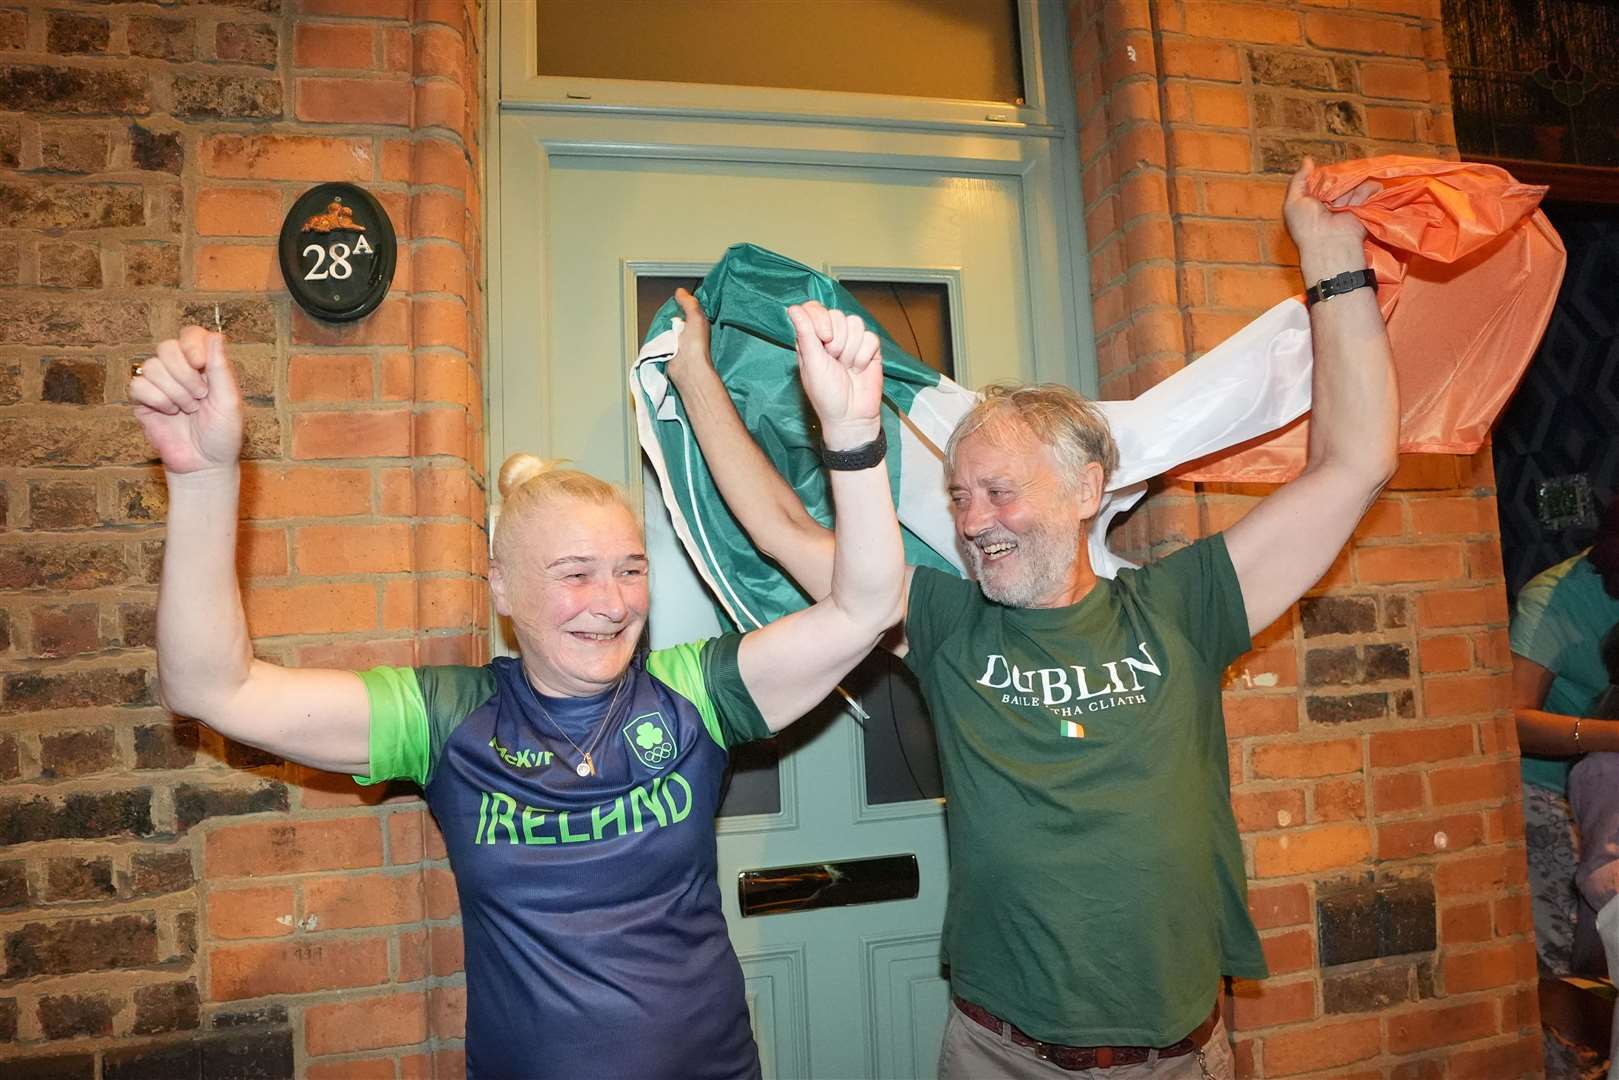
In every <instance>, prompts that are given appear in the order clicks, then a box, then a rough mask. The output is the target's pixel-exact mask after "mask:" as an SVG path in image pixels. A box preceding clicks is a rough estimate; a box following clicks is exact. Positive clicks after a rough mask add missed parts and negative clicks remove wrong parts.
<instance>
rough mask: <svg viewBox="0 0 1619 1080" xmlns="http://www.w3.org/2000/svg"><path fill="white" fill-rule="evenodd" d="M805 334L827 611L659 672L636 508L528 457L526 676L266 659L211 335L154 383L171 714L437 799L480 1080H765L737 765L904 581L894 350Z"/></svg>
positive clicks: (508, 587)
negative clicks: (735, 815)
mask: <svg viewBox="0 0 1619 1080" xmlns="http://www.w3.org/2000/svg"><path fill="white" fill-rule="evenodd" d="M789 314H790V315H791V317H792V319H793V321H794V324H795V326H796V327H797V328H798V332H799V340H798V347H799V367H800V373H801V376H802V381H803V384H804V387H805V391H806V393H807V395H808V396H809V398H810V400H811V402H812V403H813V405H814V407H815V410H816V412H817V415H818V416H819V418H820V420H821V433H822V437H823V444H824V452H825V454H826V456H827V458H828V460H831V461H834V462H836V463H838V467H837V468H836V471H835V472H834V474H833V480H832V489H833V493H834V498H835V499H836V502H837V507H838V526H837V534H836V535H837V539H836V549H837V550H836V554H835V555H834V557H833V561H834V564H835V565H834V568H833V569H832V571H831V587H830V590H829V591H828V592H827V594H826V595H825V597H824V598H823V599H821V600H820V601H819V602H818V603H816V604H814V605H813V606H812V607H809V608H807V609H805V610H803V611H800V612H796V613H794V614H792V615H790V616H787V617H785V618H783V619H781V620H779V621H777V622H775V623H772V624H770V625H768V626H766V627H764V628H762V629H759V630H756V631H754V632H752V633H749V634H746V635H736V634H732V635H728V636H725V637H720V638H716V639H713V640H709V641H700V642H693V643H691V644H687V645H682V646H678V647H676V648H670V649H660V650H657V651H655V652H650V653H649V652H647V651H646V650H645V649H644V648H643V646H642V644H641V639H642V631H643V629H644V628H645V626H646V620H647V608H648V592H647V573H648V566H647V557H646V549H645V543H644V539H643V535H642V528H641V523H640V521H639V520H638V518H637V515H636V514H635V512H634V510H633V509H632V507H631V506H630V505H629V503H628V502H627V501H626V497H625V495H624V493H623V492H622V491H620V490H618V489H617V488H614V487H612V486H611V485H609V484H606V483H604V482H603V481H601V480H598V479H596V478H595V477H592V476H589V475H586V474H584V473H581V472H575V471H571V470H560V471H558V470H548V469H545V468H544V467H543V466H542V465H541V463H539V462H538V461H537V460H536V459H533V458H527V457H525V456H522V455H520V456H518V457H517V458H514V459H513V460H512V461H509V462H508V463H507V465H506V467H505V468H503V469H502V470H501V490H502V492H503V494H504V495H505V504H504V510H503V513H502V514H501V516H500V521H499V524H498V525H497V527H496V530H495V536H494V545H493V549H494V550H493V557H492V560H491V564H490V571H489V584H490V589H491V592H492V593H493V599H494V605H495V608H496V610H497V611H498V612H499V613H500V614H502V615H506V616H509V617H510V619H511V624H512V627H513V630H514V632H515V635H516V638H517V641H518V643H519V644H520V646H521V648H522V656H521V658H502V659H497V660H495V661H494V662H493V663H491V664H488V665H485V666H483V667H427V668H415V669H412V668H393V667H382V668H374V669H372V670H370V671H363V672H353V671H335V670H312V669H291V668H285V667H281V666H278V665H276V664H271V663H267V662H265V661H262V660H258V659H256V658H255V657H254V656H253V650H252V642H251V640H250V639H249V636H248V627H247V622H246V620H245V618H244V617H243V609H242V601H241V595H240V591H239V588H238V583H237V579H236V569H235V552H236V529H237V524H236V523H237V510H238V491H239V487H240V474H239V469H238V464H237V457H238V454H239V452H240V449H241V442H242V410H241V398H240V395H239V393H238V390H237V384H236V377H235V373H234V370H233V369H232V366H231V364H230V362H229V361H228V360H227V359H226V355H225V342H224V339H223V337H221V336H220V335H219V334H211V333H207V332H205V331H204V330H202V329H201V328H200V327H195V326H193V327H188V328H186V329H185V330H184V331H183V332H182V333H181V334H180V336H179V338H178V339H176V340H170V341H164V342H163V343H162V344H160V345H159V346H158V348H157V355H156V356H155V357H153V358H152V359H150V360H147V361H146V362H145V363H144V364H142V365H141V367H140V368H139V369H137V371H136V373H135V376H134V378H133V379H132V381H131V383H130V387H129V396H130V400H131V401H132V402H134V408H135V414H136V416H137V417H138V418H139V420H140V423H141V426H142V428H143V429H144V431H145V433H146V437H147V438H148V440H150V442H151V444H152V446H153V447H154V448H155V449H156V451H157V452H158V454H159V456H160V457H161V458H162V462H163V468H164V472H165V476H166V478H167V481H168V486H169V518H168V538H167V541H166V545H165V548H164V557H163V571H162V580H161V586H160V588H161V591H160V595H159V600H158V618H157V635H158V645H157V655H158V671H159V676H160V679H161V685H162V696H163V700H164V702H165V703H166V704H167V705H168V706H169V707H170V708H172V709H174V710H175V711H176V712H179V713H183V714H185V715H188V716H193V717H196V718H198V719H200V720H202V721H203V722H205V723H207V724H208V725H210V726H211V727H213V728H215V729H216V730H217V731H219V732H221V733H222V734H224V735H226V736H229V737H230V738H232V739H236V740H238V741H240V742H243V743H247V744H249V745H252V746H257V747H260V748H262V749H265V750H268V751H270V752H272V753H275V754H278V755H280V756H282V757H284V758H287V759H288V760H291V761H297V762H302V763H303V764H306V765H311V766H314V767H315V768H319V769H327V770H331V771H336V772H348V773H353V774H356V779H358V780H359V781H360V782H361V783H375V782H378V781H382V780H388V779H404V780H409V781H412V782H414V783H416V784H418V785H420V786H421V788H422V790H423V793H424V796H425V798H426V801H427V804H428V807H429V809H430V810H431V811H432V813H433V815H434V817H435V818H436V820H437V821H438V824H439V827H440V829H441V830H442V832H443V834H444V839H445V844H446V847H447V848H448V851H449V858H450V865H451V867H452V869H453V870H454V873H455V880H456V886H457V889H458V891H459V893H460V899H461V913H462V928H463V932H464V937H465V947H466V971H467V1028H466V1030H467V1037H466V1051H467V1070H468V1074H469V1075H470V1076H473V1077H514V1078H516V1077H520V1078H524V1080H534V1078H546V1077H554V1078H557V1080H576V1078H579V1077H623V1076H638V1077H648V1078H652V1077H667V1078H670V1080H695V1078H700V1077H716V1078H721V1077H723V1078H746V1077H757V1076H759V1059H758V1050H757V1048H756V1047H755V1045H754V1040H753V1035H752V1032H751V1030H750V1027H749V1021H748V1006H747V1001H746V999H745V996H744V991H743V981H742V970H741V967H740V965H739V964H738V962H737V958H736V954H735V952H734V951H733V950H732V948H731V944H730V940H729V938H728V937H727V934H726V928H725V920H724V918H723V916H722V914H721V909H720V894H719V889H718V886H717V884H716V882H715V867H716V846H715V830H714V814H715V811H716V809H717V807H718V803H719V797H720V789H721V782H722V779H723V776H724V772H725V766H726V760H727V750H728V749H729V748H730V747H733V746H735V745H737V744H738V743H741V742H745V741H747V740H750V739H761V738H765V737H768V736H769V735H770V734H772V733H773V732H775V731H778V730H780V729H781V728H782V727H783V726H785V725H786V724H789V723H791V722H792V721H793V720H794V719H796V718H797V717H798V716H799V715H801V714H802V713H804V712H805V711H807V710H808V709H809V708H810V707H812V706H813V705H815V704H816V703H817V702H819V701H820V700H821V699H822V698H823V697H825V696H826V694H827V693H829V692H830V691H831V690H832V688H833V687H834V685H835V684H836V682H837V680H838V679H839V678H841V677H842V676H843V675H844V674H845V673H846V672H847V671H848V670H849V669H850V668H852V667H853V666H854V665H855V663H856V662H858V661H859V660H860V659H861V658H862V657H864V656H865V655H866V654H867V653H868V652H869V651H870V650H871V649H872V647H873V646H874V645H875V644H876V642H877V640H878V638H879V636H880V635H881V634H882V633H883V631H884V630H886V629H887V628H888V627H889V626H891V625H892V624H893V623H894V622H895V621H896V619H897V618H898V612H899V600H900V597H899V590H900V578H901V570H902V560H903V549H902V547H901V544H900V534H899V527H898V524H897V523H896V522H895V520H894V514H893V507H892V503H891V501H890V496H889V485H888V477H887V472H886V470H885V469H883V468H882V467H880V466H881V461H882V452H881V445H880V440H879V439H878V435H879V433H880V431H881V429H880V427H879V424H878V402H879V399H880V396H881V393H882V364H881V360H880V357H879V356H878V343H877V339H876V337H875V335H873V334H871V333H870V332H869V331H867V330H865V329H864V327H863V325H862V324H861V322H860V320H859V319H858V318H849V319H845V318H844V317H843V315H842V314H841V313H838V312H828V311H826V310H825V309H823V308H820V307H819V306H818V305H814V306H813V309H812V310H809V311H806V310H803V309H798V308H793V309H789ZM817 327H819V328H821V329H822V330H823V334H822V336H817V335H816V328H817Z"/></svg>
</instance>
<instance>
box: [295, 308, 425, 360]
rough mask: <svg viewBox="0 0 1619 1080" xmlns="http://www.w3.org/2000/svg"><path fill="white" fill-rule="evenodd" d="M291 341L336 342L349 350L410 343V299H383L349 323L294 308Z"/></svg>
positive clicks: (313, 343)
mask: <svg viewBox="0 0 1619 1080" xmlns="http://www.w3.org/2000/svg"><path fill="white" fill-rule="evenodd" d="M292 340H293V343H294V344H296V345H335V346H338V347H340V348H346V349H357V348H361V347H363V346H367V345H407V344H409V343H410V302H409V301H407V300H404V299H401V298H397V297H396V298H395V299H392V300H384V301H383V302H382V304H381V306H380V307H378V308H377V310H375V311H373V312H372V313H371V314H370V315H368V316H366V317H365V318H363V319H360V320H358V321H356V322H348V323H322V322H316V321H315V320H314V319H311V318H310V317H309V316H307V315H305V314H304V312H303V309H302V308H294V309H293V312H292Z"/></svg>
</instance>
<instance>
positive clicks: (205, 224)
mask: <svg viewBox="0 0 1619 1080" xmlns="http://www.w3.org/2000/svg"><path fill="white" fill-rule="evenodd" d="M281 218H282V209H281V192H279V191H277V190H275V189H273V188H250V187H205V188H203V189H201V190H200V191H198V192H197V213H196V219H195V225H196V229H197V233H198V234H199V235H201V236H275V235H276V234H277V233H279V232H280V231H281Z"/></svg>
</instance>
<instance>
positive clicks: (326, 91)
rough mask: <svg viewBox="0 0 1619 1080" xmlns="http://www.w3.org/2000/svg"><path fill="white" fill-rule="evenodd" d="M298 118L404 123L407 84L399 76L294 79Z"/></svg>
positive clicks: (407, 105) (407, 119)
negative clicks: (386, 77) (397, 77)
mask: <svg viewBox="0 0 1619 1080" xmlns="http://www.w3.org/2000/svg"><path fill="white" fill-rule="evenodd" d="M295 85H296V88H297V95H298V119H300V120H304V121H308V122H311V123H317V124H320V123H325V124H408V123H410V106H411V100H412V92H411V84H410V83H408V82H405V81H404V80H402V79H320V78H308V79H298V80H296V81H295Z"/></svg>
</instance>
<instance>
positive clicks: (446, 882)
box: [422, 869, 461, 920]
mask: <svg viewBox="0 0 1619 1080" xmlns="http://www.w3.org/2000/svg"><path fill="white" fill-rule="evenodd" d="M422 882H423V886H424V887H425V889H426V892H427V917H428V918H429V919H434V920H442V919H453V918H454V917H455V916H456V914H457V913H458V912H459V911H460V904H461V901H460V897H459V896H458V895H457V893H456V891H455V878H454V876H453V875H452V874H451V873H450V871H448V870H439V869H429V870H426V871H424V872H423V874H422Z"/></svg>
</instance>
